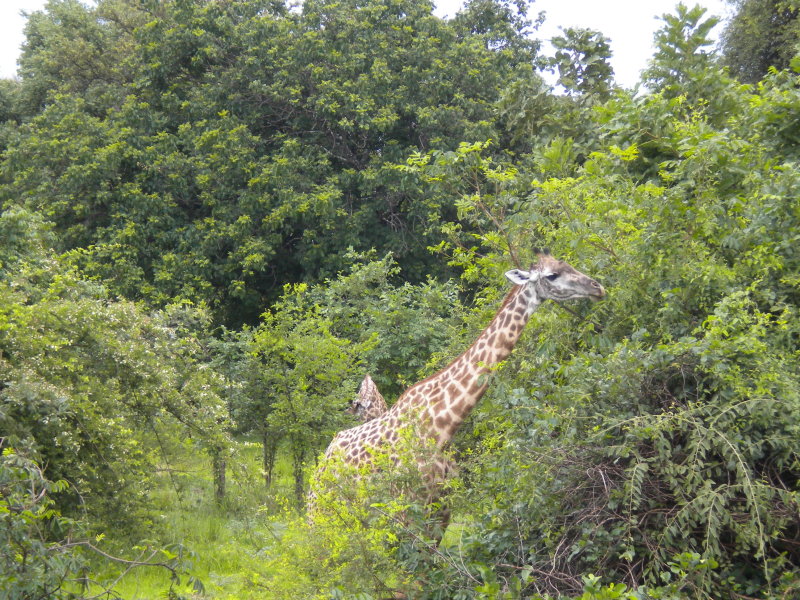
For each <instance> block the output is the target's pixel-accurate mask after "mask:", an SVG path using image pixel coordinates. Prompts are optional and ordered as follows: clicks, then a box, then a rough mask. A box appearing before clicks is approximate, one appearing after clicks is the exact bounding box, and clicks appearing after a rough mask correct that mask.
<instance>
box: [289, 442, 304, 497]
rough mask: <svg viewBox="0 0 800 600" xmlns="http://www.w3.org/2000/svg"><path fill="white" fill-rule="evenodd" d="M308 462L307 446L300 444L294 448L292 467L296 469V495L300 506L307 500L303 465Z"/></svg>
mask: <svg viewBox="0 0 800 600" xmlns="http://www.w3.org/2000/svg"><path fill="white" fill-rule="evenodd" d="M305 462H306V447H305V445H304V444H298V445H296V446H295V447H294V448H292V463H293V464H292V467H293V471H294V495H295V498H296V499H297V504H298V506H303V503H304V502H305V477H304V473H303V466H304V465H305Z"/></svg>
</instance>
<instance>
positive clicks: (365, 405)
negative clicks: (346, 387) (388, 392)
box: [347, 375, 388, 421]
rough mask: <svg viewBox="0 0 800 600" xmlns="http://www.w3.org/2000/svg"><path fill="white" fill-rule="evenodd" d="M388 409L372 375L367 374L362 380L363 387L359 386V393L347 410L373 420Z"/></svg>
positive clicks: (361, 417) (364, 418)
mask: <svg viewBox="0 0 800 600" xmlns="http://www.w3.org/2000/svg"><path fill="white" fill-rule="evenodd" d="M387 410H388V407H387V406H386V400H384V399H383V396H382V395H381V393H380V392H379V391H378V387H377V386H376V385H375V382H374V381H372V377H370V376H369V375H366V376H365V377H364V380H363V381H362V382H361V387H359V388H358V395H357V396H356V397H355V398H354V399H353V403H352V404H351V405H350V408H348V409H347V412H349V413H350V414H353V415H355V416H357V417H358V418H359V419H361V420H363V421H371V420H372V419H375V418H377V417H380V416H382V415H383V414H384V413H385V412H386V411H387Z"/></svg>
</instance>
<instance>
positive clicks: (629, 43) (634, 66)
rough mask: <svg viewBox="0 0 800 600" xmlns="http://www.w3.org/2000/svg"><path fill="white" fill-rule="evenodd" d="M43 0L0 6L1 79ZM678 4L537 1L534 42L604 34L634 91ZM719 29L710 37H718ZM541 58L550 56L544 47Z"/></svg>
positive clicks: (451, 5) (453, 7)
mask: <svg viewBox="0 0 800 600" xmlns="http://www.w3.org/2000/svg"><path fill="white" fill-rule="evenodd" d="M434 1H435V2H436V5H437V6H438V9H437V11H436V12H437V14H439V15H442V16H444V15H451V16H452V15H453V14H455V12H456V11H457V10H458V8H459V7H460V6H461V4H462V0H434ZM45 2H46V0H0V78H8V77H14V76H15V75H16V69H17V67H16V61H17V58H18V56H19V52H20V45H21V44H22V42H23V39H24V38H23V35H22V29H23V27H24V25H25V20H24V19H23V18H22V16H21V15H20V11H23V10H24V11H26V12H32V11H34V10H38V9H41V8H42V7H43V6H44V4H45ZM677 2H678V0H536V1H535V2H534V4H533V7H532V9H531V10H532V16H535V13H538V12H539V11H545V12H546V13H547V18H546V19H545V22H544V25H543V26H542V27H541V29H540V30H539V33H538V36H537V37H539V38H541V39H543V40H548V39H549V38H551V37H552V36H554V35H557V34H559V33H560V29H559V27H565V28H566V27H589V28H592V29H598V30H600V31H602V32H603V33H604V34H605V35H606V36H607V37H609V38H611V49H612V51H613V53H614V56H613V57H612V60H611V63H612V66H613V67H614V73H615V79H616V81H617V82H618V83H620V84H621V85H623V86H626V87H632V86H633V85H634V84H635V83H636V82H637V81H638V79H639V73H640V72H641V71H642V69H644V68H645V67H646V64H647V60H648V59H649V58H650V56H651V55H652V53H653V33H654V32H655V30H656V29H658V28H659V27H660V25H661V21H659V20H657V18H656V17H658V16H660V15H662V14H664V13H670V12H673V7H674V6H675V5H676V4H677ZM685 3H686V4H687V5H693V4H695V3H696V4H700V5H701V6H704V7H706V8H707V9H708V13H707V14H714V15H717V16H719V17H723V18H724V17H725V16H726V15H727V14H728V10H729V9H728V6H727V4H726V2H725V0H685ZM720 29H721V26H717V28H716V29H715V30H714V32H713V34H714V35H716V36H718V35H719V33H720ZM544 53H545V54H551V53H552V52H551V50H550V48H549V47H548V46H545V48H544Z"/></svg>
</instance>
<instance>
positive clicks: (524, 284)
mask: <svg viewBox="0 0 800 600" xmlns="http://www.w3.org/2000/svg"><path fill="white" fill-rule="evenodd" d="M505 275H506V277H507V278H508V279H509V280H510V281H511V282H512V283H513V284H514V287H513V288H512V289H511V291H510V292H509V293H508V295H507V296H506V298H505V300H504V301H503V303H502V305H501V306H500V309H499V310H498V312H497V314H496V315H495V316H494V318H493V319H492V321H491V322H490V323H489V325H488V326H487V327H486V329H484V330H483V332H482V333H481V334H480V335H479V336H478V338H477V339H476V340H475V342H474V343H473V344H472V345H471V346H470V347H469V348H467V350H466V351H465V352H464V353H463V354H461V356H459V357H458V358H456V359H455V360H454V361H453V362H451V363H450V364H449V365H448V366H446V367H445V368H444V369H442V370H441V371H439V372H437V373H435V374H433V375H431V376H430V377H428V378H427V379H424V380H422V381H420V382H418V383H416V384H414V385H412V386H411V387H410V388H408V389H407V390H406V391H405V392H403V394H401V396H400V398H398V400H397V402H396V403H395V404H394V405H393V406H392V408H391V409H389V410H388V411H387V412H386V413H384V414H383V415H381V416H379V417H377V418H375V419H372V420H371V421H367V422H365V423H362V424H361V425H358V426H356V427H353V428H351V429H346V430H344V431H340V432H339V433H338V434H336V436H335V437H334V438H333V440H332V441H331V443H330V445H329V446H328V449H327V451H326V452H325V458H324V460H323V461H322V464H321V465H320V466H321V468H322V469H324V468H325V465H326V464H327V463H330V461H333V460H341V461H343V462H344V463H345V464H348V465H352V466H356V467H360V466H363V465H370V464H371V457H372V455H371V453H370V450H371V449H377V448H383V449H384V450H385V451H387V452H388V453H389V454H390V455H391V453H392V448H393V447H395V446H396V445H397V444H398V441H399V439H400V428H401V426H402V425H403V424H404V423H407V422H408V421H411V422H412V424H414V425H415V426H416V427H417V429H416V430H417V431H418V432H419V435H421V436H422V437H424V438H426V439H425V440H420V441H422V442H428V443H430V445H431V447H432V449H433V452H434V453H436V456H434V457H433V460H432V461H428V462H427V467H425V470H424V472H422V478H423V481H425V482H426V488H427V489H426V490H424V494H423V495H424V497H425V501H426V502H428V503H431V502H434V501H436V500H437V499H438V497H437V490H438V489H440V488H441V486H440V484H441V483H442V481H443V480H444V478H446V476H447V473H448V471H449V470H450V469H451V467H452V464H451V462H450V460H449V459H448V458H447V457H446V455H445V454H444V449H445V447H446V446H447V444H448V442H450V440H451V439H452V438H453V436H454V435H455V433H456V431H458V428H459V427H460V426H461V424H462V423H463V422H464V419H466V418H467V416H468V415H469V414H470V412H471V411H472V409H473V408H474V407H475V405H476V404H477V402H478V401H479V400H480V399H481V397H482V396H483V394H484V393H485V392H486V389H487V388H488V385H489V377H488V376H489V375H490V373H491V372H492V370H493V369H494V368H495V367H496V366H497V365H498V364H499V363H500V362H501V361H503V360H505V359H506V358H507V357H508V356H509V355H510V354H511V351H512V350H513V348H514V346H515V345H516V343H517V341H518V339H519V337H520V334H521V333H522V330H523V329H524V328H525V325H526V323H527V322H528V320H529V319H530V317H531V315H532V314H533V313H534V311H536V309H537V308H539V306H540V305H541V304H542V302H544V301H545V300H554V301H557V302H561V301H564V300H571V299H574V298H591V299H593V300H599V299H600V298H602V297H603V296H605V290H604V289H603V286H602V285H600V284H599V283H597V282H596V281H594V280H593V279H591V278H590V277H588V276H587V275H584V274H583V273H581V272H579V271H577V270H576V269H575V268H573V267H572V266H570V265H569V264H567V263H566V262H564V261H561V260H558V259H556V258H554V257H553V256H551V255H550V253H549V252H548V251H543V252H540V253H538V261H537V262H536V263H535V264H534V265H533V266H532V267H531V269H530V270H529V271H525V270H521V269H512V270H510V271H508V272H506V274H505ZM376 391H377V390H376ZM420 447H424V446H420ZM420 468H421V469H422V467H420Z"/></svg>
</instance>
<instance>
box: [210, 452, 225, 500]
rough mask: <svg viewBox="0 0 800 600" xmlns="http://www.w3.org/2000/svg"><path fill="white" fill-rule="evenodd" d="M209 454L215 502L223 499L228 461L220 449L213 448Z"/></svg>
mask: <svg viewBox="0 0 800 600" xmlns="http://www.w3.org/2000/svg"><path fill="white" fill-rule="evenodd" d="M212 452H213V454H212V456H211V465H212V469H213V470H214V498H215V499H216V501H217V504H221V503H222V501H223V500H225V468H226V467H227V464H228V461H227V460H226V459H225V454H224V453H223V451H222V450H220V449H218V448H215V449H214V450H213V451H212Z"/></svg>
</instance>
